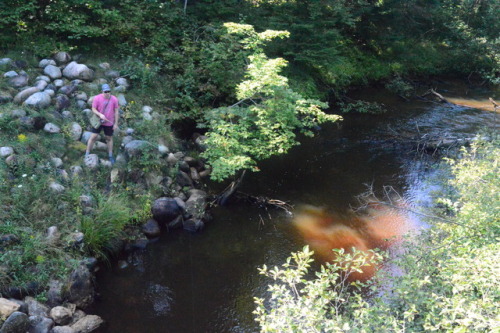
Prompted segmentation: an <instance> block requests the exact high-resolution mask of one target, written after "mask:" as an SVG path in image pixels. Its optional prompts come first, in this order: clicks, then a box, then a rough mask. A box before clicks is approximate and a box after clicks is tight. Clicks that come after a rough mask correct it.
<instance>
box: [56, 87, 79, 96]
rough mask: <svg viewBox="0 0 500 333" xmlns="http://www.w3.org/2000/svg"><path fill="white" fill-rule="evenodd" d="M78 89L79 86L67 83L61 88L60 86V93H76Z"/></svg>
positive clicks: (67, 94)
mask: <svg viewBox="0 0 500 333" xmlns="http://www.w3.org/2000/svg"><path fill="white" fill-rule="evenodd" d="M76 89H77V87H76V86H74V85H65V86H62V87H61V88H59V94H63V95H66V96H69V95H71V94H72V93H74V92H75V91H76Z"/></svg>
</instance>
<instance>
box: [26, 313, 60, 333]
mask: <svg viewBox="0 0 500 333" xmlns="http://www.w3.org/2000/svg"><path fill="white" fill-rule="evenodd" d="M28 321H29V329H28V333H49V332H50V330H51V329H52V327H54V321H53V320H52V319H50V318H46V317H43V316H30V317H29V318H28Z"/></svg>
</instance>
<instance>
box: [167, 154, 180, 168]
mask: <svg viewBox="0 0 500 333" xmlns="http://www.w3.org/2000/svg"><path fill="white" fill-rule="evenodd" d="M178 162H179V159H178V158H177V157H175V155H174V154H172V153H170V154H168V156H167V163H168V164H170V165H176V164H177V163H178Z"/></svg>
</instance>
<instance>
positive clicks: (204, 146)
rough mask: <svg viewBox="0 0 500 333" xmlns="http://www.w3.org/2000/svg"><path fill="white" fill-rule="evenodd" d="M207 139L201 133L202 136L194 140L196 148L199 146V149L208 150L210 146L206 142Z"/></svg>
mask: <svg viewBox="0 0 500 333" xmlns="http://www.w3.org/2000/svg"><path fill="white" fill-rule="evenodd" d="M206 140H207V137H206V136H204V135H201V136H199V137H197V138H196V140H195V141H194V143H195V145H196V148H198V150H199V151H205V150H207V148H208V146H207V144H206V143H205V141H206Z"/></svg>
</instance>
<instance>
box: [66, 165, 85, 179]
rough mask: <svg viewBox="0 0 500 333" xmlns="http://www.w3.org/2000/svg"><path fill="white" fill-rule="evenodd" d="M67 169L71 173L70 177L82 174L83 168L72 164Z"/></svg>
mask: <svg viewBox="0 0 500 333" xmlns="http://www.w3.org/2000/svg"><path fill="white" fill-rule="evenodd" d="M69 171H70V173H71V177H78V176H79V175H81V174H82V172H83V169H82V167H81V166H79V165H73V166H71V167H70V168H69Z"/></svg>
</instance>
